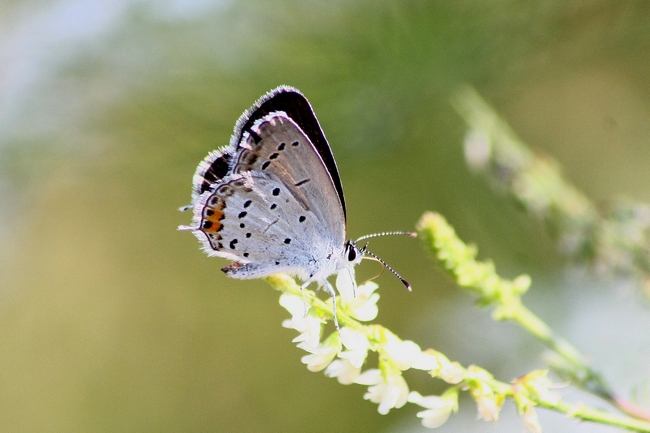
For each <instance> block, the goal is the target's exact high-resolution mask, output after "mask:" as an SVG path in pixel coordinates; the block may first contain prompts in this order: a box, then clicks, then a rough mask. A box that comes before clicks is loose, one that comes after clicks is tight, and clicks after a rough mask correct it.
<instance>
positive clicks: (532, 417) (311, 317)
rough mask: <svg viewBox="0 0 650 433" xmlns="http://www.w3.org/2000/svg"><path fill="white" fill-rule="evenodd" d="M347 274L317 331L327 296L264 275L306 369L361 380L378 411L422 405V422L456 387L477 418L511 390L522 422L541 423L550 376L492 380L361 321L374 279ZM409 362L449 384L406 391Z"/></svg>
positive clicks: (447, 408) (372, 306)
mask: <svg viewBox="0 0 650 433" xmlns="http://www.w3.org/2000/svg"><path fill="white" fill-rule="evenodd" d="M353 278H354V276H353V274H352V273H351V272H347V271H343V272H341V273H339V275H338V277H337V279H336V288H337V290H338V291H339V293H340V296H338V297H337V299H338V300H337V301H336V302H337V305H338V308H337V311H338V313H337V315H338V317H339V321H340V323H341V324H342V325H343V326H341V328H340V329H339V330H338V331H334V332H332V333H330V334H329V335H327V336H324V335H323V333H324V330H325V324H326V323H327V321H328V320H331V318H332V313H331V312H332V308H331V304H328V303H326V302H323V301H321V300H320V299H319V298H317V297H316V296H315V295H314V294H313V293H312V292H310V291H307V290H305V291H301V290H300V289H299V287H298V286H297V285H296V284H295V281H293V280H292V279H290V278H288V277H285V276H280V275H277V276H273V277H269V282H271V284H273V285H276V286H277V287H282V291H283V294H282V295H281V297H280V305H282V306H283V307H284V308H285V309H286V310H287V311H289V313H291V318H290V319H287V320H285V321H284V322H283V323H282V325H283V326H284V327H285V328H291V329H295V330H296V331H298V333H299V334H298V336H297V337H296V338H294V339H293V342H294V343H296V344H297V346H298V347H299V348H300V349H302V350H304V351H305V352H307V354H306V355H304V356H303V357H302V362H303V364H305V365H306V366H307V369H309V370H310V371H313V372H317V371H324V373H325V375H326V376H327V377H331V378H336V380H338V381H339V383H341V384H343V385H350V384H353V383H355V384H359V385H364V386H367V387H368V391H367V392H366V393H365V395H364V398H365V399H366V400H369V401H371V402H373V403H376V404H377V405H378V409H377V410H378V412H379V413H380V414H382V415H385V414H387V413H388V412H390V410H391V409H397V408H401V407H402V406H404V405H405V404H406V403H412V404H415V405H418V406H421V407H422V408H423V410H421V411H419V412H418V413H417V416H418V418H420V419H421V421H422V425H423V426H425V427H428V428H436V427H439V426H441V425H442V424H444V423H445V422H446V421H447V419H448V418H449V417H450V416H451V414H452V413H454V412H457V411H458V395H459V392H460V391H468V392H469V394H470V395H471V396H472V398H473V399H474V400H475V401H476V404H477V407H478V416H479V418H482V419H484V420H486V421H497V420H498V419H499V412H500V410H501V407H502V405H503V403H504V401H505V399H506V397H511V398H512V399H513V401H514V402H515V405H516V406H517V410H518V411H519V413H520V415H522V416H523V418H524V423H525V425H526V427H527V429H528V430H529V431H531V432H533V433H537V432H540V431H541V427H540V425H539V421H538V419H537V413H536V410H535V408H536V406H537V405H538V404H539V402H546V403H549V402H550V403H551V404H552V403H554V402H556V401H557V398H556V397H555V396H554V395H553V394H552V393H551V392H549V391H548V389H549V385H550V382H549V381H548V379H547V377H546V372H545V371H541V372H532V373H530V374H528V375H527V376H524V377H523V378H520V379H517V380H516V381H514V383H513V384H507V383H503V382H499V381H497V380H495V379H494V378H493V377H492V375H491V374H490V373H489V372H487V371H486V370H484V369H482V368H479V367H477V366H469V367H467V368H465V367H463V366H462V365H460V364H459V363H458V362H453V361H450V360H449V359H448V358H447V357H446V356H445V355H443V354H442V353H440V352H437V351H435V350H431V349H428V350H424V351H423V350H422V349H420V346H418V345H417V344H416V343H414V342H413V341H408V340H401V339H400V338H398V337H397V336H396V335H395V334H393V333H392V332H390V331H389V330H388V329H386V328H384V327H382V326H380V325H369V324H363V323H362V322H367V321H370V320H373V319H375V317H376V316H377V313H378V309H377V301H378V300H379V294H377V293H376V290H377V288H378V286H377V284H375V283H373V282H366V283H364V284H362V285H360V286H358V287H357V286H356V283H355V281H354V279H353ZM331 302H335V300H333V299H332V300H331ZM371 351H372V352H376V353H377V354H378V365H377V366H376V368H366V369H365V370H364V365H365V364H366V362H367V358H368V354H369V352H371ZM409 369H416V370H422V371H426V372H427V373H428V374H429V375H430V376H431V377H433V378H438V379H441V380H443V381H444V382H446V383H447V384H449V385H450V387H449V388H448V389H447V390H446V391H444V392H443V393H442V394H441V395H429V396H423V395H421V394H420V393H418V392H417V391H410V390H409V387H408V385H407V383H406V381H405V380H404V377H403V375H402V373H403V372H404V371H406V370H409Z"/></svg>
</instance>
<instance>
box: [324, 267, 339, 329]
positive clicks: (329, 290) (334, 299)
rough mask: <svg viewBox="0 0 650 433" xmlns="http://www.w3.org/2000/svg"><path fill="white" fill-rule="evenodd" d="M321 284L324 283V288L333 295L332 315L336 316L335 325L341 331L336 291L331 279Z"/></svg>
mask: <svg viewBox="0 0 650 433" xmlns="http://www.w3.org/2000/svg"><path fill="white" fill-rule="evenodd" d="M321 284H322V285H323V289H325V291H326V292H327V294H328V295H330V296H331V297H332V317H334V326H336V332H339V333H340V329H339V321H338V320H337V319H336V292H335V291H334V287H332V285H331V284H330V282H329V281H327V280H323V281H322V282H321Z"/></svg>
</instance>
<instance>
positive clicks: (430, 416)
mask: <svg viewBox="0 0 650 433" xmlns="http://www.w3.org/2000/svg"><path fill="white" fill-rule="evenodd" d="M408 401H409V402H411V403H415V404H417V405H420V406H422V407H424V408H426V409H427V410H423V411H421V412H418V413H417V417H418V418H422V425H423V426H425V427H427V428H436V427H440V426H441V425H443V424H444V423H445V422H446V421H447V419H449V415H451V413H452V412H453V411H454V410H456V402H455V401H454V400H453V399H451V398H445V397H439V396H437V395H430V396H427V397H423V396H421V395H420V393H418V392H416V391H413V392H411V393H410V394H409V396H408Z"/></svg>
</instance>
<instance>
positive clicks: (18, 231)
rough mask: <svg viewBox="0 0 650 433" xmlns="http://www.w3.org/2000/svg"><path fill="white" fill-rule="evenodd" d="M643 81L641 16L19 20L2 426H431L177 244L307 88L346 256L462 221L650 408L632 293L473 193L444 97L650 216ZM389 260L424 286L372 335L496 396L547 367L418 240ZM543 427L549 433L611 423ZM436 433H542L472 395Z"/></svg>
mask: <svg viewBox="0 0 650 433" xmlns="http://www.w3.org/2000/svg"><path fill="white" fill-rule="evenodd" d="M649 71H650V5H649V4H648V3H646V2H642V1H617V0H611V1H610V0H602V1H598V0H594V1H545V2H520V1H512V0H505V1H500V2H484V1H479V0H474V1H437V2H432V1H390V0H386V1H384V0H380V1H377V0H372V1H368V0H352V1H333V2H324V1H313V0H308V1H273V2H264V1H227V0H222V1H208V0H171V1H163V2H159V1H152V0H117V1H112V2H102V1H98V0H58V1H56V0H55V1H37V0H21V1H11V0H6V1H4V2H2V3H1V4H0V243H1V245H2V248H0V431H3V432H90V431H92V432H130V431H133V432H136V431H137V432H260V431H264V432H287V431H310V432H421V431H425V429H423V428H422V427H421V426H420V423H419V421H418V419H417V418H416V417H415V413H416V412H417V408H416V407H413V406H411V405H408V406H407V407H405V408H404V409H402V410H396V411H392V412H391V413H390V414H389V415H388V416H380V415H379V414H377V412H376V410H377V407H376V405H375V404H372V403H369V402H367V401H364V400H363V398H362V397H363V394H364V392H365V387H362V386H358V385H351V386H341V385H339V384H338V383H337V382H336V381H335V380H332V379H328V378H326V377H325V376H324V375H322V374H320V373H318V374H314V373H310V372H308V371H307V370H306V368H305V367H304V366H303V365H302V364H301V363H300V357H301V356H302V355H303V352H301V351H300V350H299V349H297V348H295V347H294V345H293V344H292V343H291V339H292V338H293V337H294V336H295V333H294V332H293V331H290V330H286V329H283V328H282V327H281V322H282V320H283V319H285V318H286V317H287V316H288V314H287V313H286V312H285V311H284V310H283V309H282V308H281V307H280V306H279V305H278V294H277V293H276V292H274V291H273V290H272V289H271V288H270V287H269V286H268V285H267V284H266V283H264V282H263V281H234V280H230V279H227V278H226V277H225V276H224V275H223V274H222V273H221V272H220V270H219V269H220V268H221V266H223V265H224V264H225V263H226V262H225V261H223V260H220V259H216V258H207V257H206V256H205V255H204V254H202V253H201V252H200V251H199V249H198V244H197V242H196V240H195V239H194V237H193V236H191V235H190V234H188V233H181V232H177V231H176V227H177V226H178V225H179V224H187V223H188V222H189V220H190V215H189V214H188V213H179V212H178V211H177V210H176V209H177V208H178V207H179V206H182V205H185V204H188V203H189V198H190V186H191V179H192V175H193V173H194V170H195V168H196V165H197V164H198V162H199V161H200V160H201V159H202V158H203V157H204V156H205V155H206V154H207V152H208V151H210V150H212V149H214V148H217V147H220V146H223V145H225V144H227V143H228V140H229V137H230V134H231V132H232V128H233V126H234V122H235V120H236V119H237V118H238V116H239V115H240V114H241V113H242V112H243V111H244V110H245V109H247V108H248V107H249V106H250V105H251V104H252V103H253V102H254V101H255V100H256V99H257V98H258V97H260V96H261V95H262V94H264V93H265V92H266V91H268V90H269V89H271V88H273V87H276V86H277V85H280V84H289V85H292V86H295V87H298V88H299V89H301V90H302V91H303V92H304V93H305V94H306V95H307V97H308V98H309V99H310V101H311V103H312V105H313V106H314V109H315V111H316V113H317V115H318V117H319V120H320V122H321V125H322V126H323V128H324V130H325V132H326V134H327V137H328V139H329V141H330V144H331V146H332V148H333V150H334V154H335V156H336V158H337V162H338V165H339V170H340V172H341V177H342V180H343V185H344V188H345V192H346V197H347V202H348V231H349V235H350V237H352V238H355V237H358V236H361V235H363V234H367V233H371V232H377V231H385V230H408V229H412V228H413V226H414V224H415V222H416V221H417V219H418V218H419V216H420V215H421V214H422V213H423V212H424V211H425V210H435V211H438V212H440V213H442V214H443V215H445V217H446V218H447V219H448V220H449V222H450V223H451V224H453V225H454V226H455V227H456V229H457V231H458V232H459V234H460V235H461V237H463V239H465V240H466V241H469V242H474V243H476V244H477V245H478V246H479V248H480V257H482V258H491V259H493V260H494V261H495V263H496V265H497V269H498V271H499V273H500V274H501V275H503V276H505V277H514V276H516V275H519V274H521V273H529V274H530V275H531V276H532V278H533V286H532V289H531V291H530V292H529V293H528V294H527V295H526V296H525V298H524V300H525V302H526V303H527V305H529V306H530V308H531V309H533V311H535V312H536V313H537V314H538V315H540V316H541V317H542V318H543V319H544V320H546V321H547V322H548V323H549V324H550V325H551V326H552V327H553V328H554V329H555V330H556V331H557V332H559V333H560V334H562V335H564V336H565V337H566V338H568V339H569V340H570V341H572V342H573V343H574V344H575V345H576V346H578V348H579V349H580V350H581V351H582V352H583V353H584V354H585V355H586V356H587V357H588V358H589V359H590V360H591V361H592V362H593V365H594V366H595V367H596V368H597V369H599V370H600V371H601V372H603V374H604V375H605V377H606V378H607V379H608V380H609V381H610V382H611V383H613V384H614V388H615V389H616V390H617V391H618V392H619V393H620V394H621V395H622V396H624V397H626V398H630V399H631V400H635V401H637V402H639V403H640V404H641V405H642V406H644V407H646V408H648V407H650V403H649V401H650V385H649V377H650V332H648V330H649V329H650V314H649V313H650V311H648V309H647V302H646V301H645V298H644V297H643V296H642V295H640V291H639V289H638V287H636V286H635V285H634V284H633V283H630V282H622V281H620V280H616V279H611V278H604V277H603V276H600V275H596V274H592V273H591V272H589V271H588V270H584V269H581V270H578V269H576V268H575V267H570V266H568V265H567V263H566V260H565V258H564V257H563V256H562V255H561V254H560V253H558V252H557V248H556V246H555V245H554V243H553V241H552V240H551V239H550V238H549V237H548V235H547V233H546V232H545V230H544V227H543V226H542V225H541V224H540V223H539V222H536V221H533V220H530V219H529V218H528V217H527V216H526V215H525V214H524V213H522V212H521V210H520V209H518V208H517V207H516V206H514V205H513V203H512V201H511V200H510V199H508V198H505V197H503V196H500V195H499V194H498V193H496V192H495V191H493V190H492V189H490V187H489V185H488V183H487V182H486V181H485V179H484V178H482V177H480V176H476V175H474V174H472V172H471V171H470V170H468V169H467V168H466V165H465V162H464V160H463V152H462V143H463V138H464V134H465V126H464V124H463V122H462V120H461V118H460V117H459V116H458V115H457V114H456V113H455V112H454V111H453V109H452V107H451V105H450V103H449V98H450V96H451V95H452V94H453V93H454V92H455V91H456V89H457V88H458V86H460V85H462V84H464V83H470V84H472V85H473V86H475V87H476V88H477V89H478V91H479V92H480V93H481V94H482V95H483V96H484V97H485V98H486V99H487V100H488V101H490V103H492V104H493V105H494V106H495V107H496V109H497V110H498V111H499V112H500V113H501V115H502V116H503V117H504V118H505V119H506V120H508V121H509V122H510V124H511V125H512V127H513V128H514V129H515V130H516V131H517V132H518V134H519V135H520V136H521V137H522V138H523V139H524V140H525V141H527V142H528V143H529V144H530V145H531V146H532V147H533V148H534V149H535V150H536V151H537V152H540V153H543V154H547V155H551V156H553V157H554V158H556V159H557V160H558V161H559V163H560V164H561V165H562V167H563V171H564V173H565V175H566V177H567V178H568V179H569V180H570V181H572V182H574V184H575V185H576V186H577V187H578V188H580V189H581V190H582V191H583V192H584V193H585V194H586V195H587V196H588V197H590V198H591V199H593V200H594V201H595V202H596V203H598V202H601V201H604V200H608V199H610V198H612V197H617V196H621V195H624V196H627V197H631V198H633V199H635V200H640V201H645V202H650V169H649V167H650V78H649V76H650V75H649ZM371 247H372V250H373V251H374V252H375V253H377V254H379V255H380V256H381V257H382V258H384V259H385V260H386V261H387V262H388V263H390V264H391V265H392V266H393V267H394V268H395V269H397V270H398V271H399V272H400V273H401V274H402V275H403V276H404V277H405V278H407V279H408V280H409V281H410V282H411V284H412V285H413V287H414V290H413V292H412V293H407V292H406V291H405V290H404V288H403V286H401V284H400V283H399V281H397V280H396V279H395V278H393V277H392V276H391V275H390V274H388V273H385V274H384V275H383V276H382V277H381V278H380V279H379V280H378V282H379V284H380V293H381V300H380V303H379V306H380V315H379V318H378V322H380V323H382V324H384V325H386V326H388V327H389V328H390V329H392V330H393V331H394V332H396V333H397V334H398V335H400V336H401V337H402V338H404V339H412V340H414V341H416V342H418V343H419V344H420V345H421V346H422V347H433V348H436V349H437V350H440V351H442V352H443V353H445V354H446V355H447V356H449V357H450V358H452V359H455V360H458V361H460V362H462V363H463V364H465V365H468V364H472V363H473V364H478V365H481V366H483V367H485V368H487V369H488V370H490V371H492V372H493V373H494V374H495V375H496V376H497V378H499V379H501V380H506V381H507V380H511V379H513V378H515V377H518V376H520V375H522V374H524V373H526V372H527V371H530V370H531V369H534V368H543V367H544V362H543V359H542V353H543V352H544V348H543V347H542V346H541V345H540V344H539V343H538V342H536V341H534V340H532V338H531V337H530V336H528V335H526V334H525V333H524V332H523V331H521V330H520V329H518V328H516V327H515V326H514V325H510V324H505V323H494V322H492V321H491V319H490V312H489V311H488V310H481V309H478V308H477V307H476V306H475V305H473V302H474V299H473V297H472V296H471V295H469V294H466V293H463V292H461V291H459V290H458V289H457V288H456V287H454V285H453V284H452V283H451V282H450V281H449V279H448V278H447V277H446V276H445V275H444V274H443V273H442V272H441V271H440V270H439V269H437V268H436V266H435V265H434V264H433V262H431V261H430V260H429V258H428V255H427V254H426V253H425V252H424V250H423V248H422V246H421V244H420V243H419V242H418V241H416V240H412V239H409V238H399V237H391V238H383V239H377V240H373V241H372V243H371ZM357 269H358V271H357V272H358V273H359V275H360V276H361V277H362V278H363V277H364V276H365V277H371V276H373V275H375V274H376V273H377V271H378V267H377V265H376V264H373V263H371V262H366V263H364V264H363V265H361V266H359V267H358V268H357ZM407 380H408V381H409V384H410V385H411V386H412V387H413V388H414V389H417V390H418V391H420V392H421V393H422V394H430V393H434V392H439V391H440V390H441V389H442V388H441V387H440V385H439V384H436V383H434V382H433V381H431V380H427V379H426V377H424V375H418V374H412V375H407ZM559 392H560V393H562V394H563V395H564V396H565V397H566V398H567V399H568V400H569V401H586V402H589V403H590V404H593V405H595V406H599V407H604V406H603V403H600V402H598V401H594V400H590V399H589V396H586V395H583V394H579V393H574V392H572V391H570V389H562V390H559ZM540 416H541V422H542V425H543V426H544V428H545V429H546V431H553V432H569V431H571V432H575V431H585V432H586V431H590V432H601V431H602V432H609V431H614V430H613V429H611V428H607V427H601V426H593V425H589V424H578V423H576V422H575V421H571V420H567V419H565V418H564V417H563V416H561V415H558V414H554V413H549V412H544V411H541V412H540ZM439 431H447V432H452V431H453V432H458V431H467V432H488V431H490V432H491V431H515V432H519V431H523V421H522V420H521V419H520V418H518V417H517V416H516V414H515V410H514V408H513V407H512V405H510V404H506V406H505V408H504V410H503V414H502V420H501V421H499V422H498V423H496V424H491V423H485V422H483V421H477V420H476V408H475V406H474V404H473V402H471V401H469V400H463V401H462V402H461V406H460V413H459V414H458V415H455V416H453V417H452V418H451V419H450V421H449V422H448V423H447V424H445V425H444V426H443V427H441V428H440V429H439Z"/></svg>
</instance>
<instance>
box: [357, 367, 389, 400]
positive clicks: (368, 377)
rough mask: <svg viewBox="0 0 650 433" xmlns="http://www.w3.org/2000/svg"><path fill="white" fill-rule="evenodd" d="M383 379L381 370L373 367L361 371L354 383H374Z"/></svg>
mask: <svg viewBox="0 0 650 433" xmlns="http://www.w3.org/2000/svg"><path fill="white" fill-rule="evenodd" d="M383 380H384V379H383V378H382V377H381V371H379V369H377V368H373V369H370V370H366V371H364V372H363V373H361V374H360V375H359V377H357V379H356V380H355V381H354V383H358V384H359V385H376V384H378V383H381V382H382V381H383ZM364 398H365V397H364Z"/></svg>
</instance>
